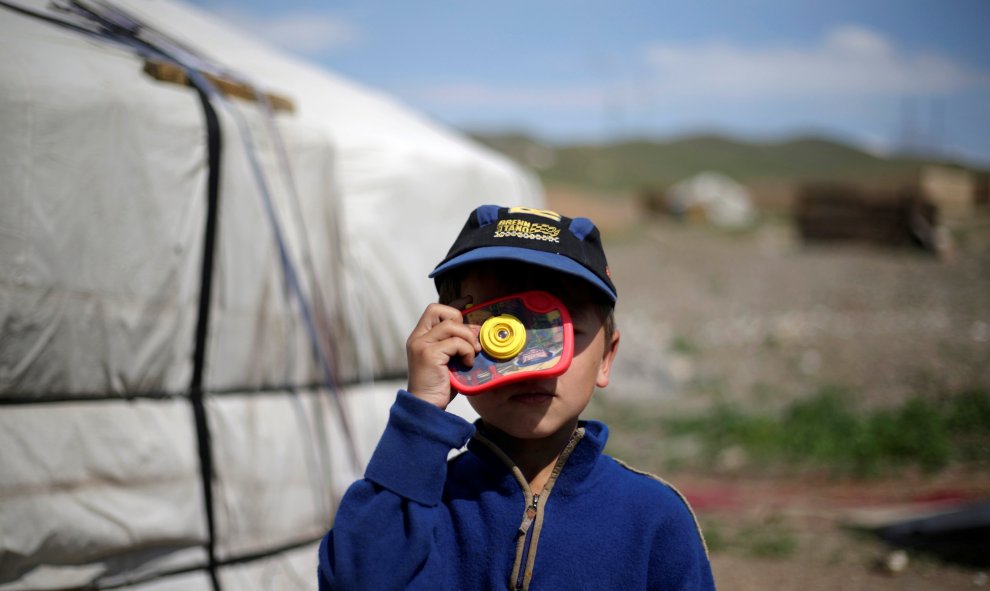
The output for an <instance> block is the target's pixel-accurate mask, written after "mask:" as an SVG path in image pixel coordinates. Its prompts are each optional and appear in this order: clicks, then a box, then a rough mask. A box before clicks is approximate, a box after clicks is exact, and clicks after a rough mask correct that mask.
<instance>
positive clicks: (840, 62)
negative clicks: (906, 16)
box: [646, 25, 990, 99]
mask: <svg viewBox="0 0 990 591" xmlns="http://www.w3.org/2000/svg"><path fill="white" fill-rule="evenodd" d="M646 59H647V61H648V63H649V64H650V65H651V66H652V68H653V73H654V75H655V81H656V83H657V84H658V86H659V89H660V92H662V93H663V94H665V95H667V96H682V97H700V96H708V97H711V96H717V97H724V98H738V99H745V98H750V99H764V98H775V99H780V98H787V97H792V98H793V97H799V98H809V97H822V98H829V97H854V96H859V97H863V96H871V95H872V96H880V95H897V94H926V95H931V94H946V93H952V92H956V91H959V90H963V89H965V88H969V87H973V86H984V85H988V81H990V75H988V74H987V73H985V72H976V71H972V70H968V69H967V68H965V67H964V66H961V65H958V64H955V63H953V62H952V61H951V60H949V59H947V58H945V57H943V56H940V55H938V54H934V53H915V54H911V53H908V52H904V51H901V50H898V48H897V47H895V46H894V45H893V44H892V43H891V42H890V41H889V40H888V39H887V38H886V37H884V36H883V35H882V34H880V33H878V32H876V31H874V30H871V29H868V28H866V27H862V26H858V25H847V26H843V27H839V28H836V29H833V30H831V31H829V32H828V34H827V35H825V37H824V38H823V39H822V40H821V42H820V43H819V44H818V45H815V46H812V47H795V46H777V47H768V48H751V47H744V46H741V45H735V44H727V43H706V44H701V45H673V44H654V45H652V46H650V47H648V48H647V50H646Z"/></svg>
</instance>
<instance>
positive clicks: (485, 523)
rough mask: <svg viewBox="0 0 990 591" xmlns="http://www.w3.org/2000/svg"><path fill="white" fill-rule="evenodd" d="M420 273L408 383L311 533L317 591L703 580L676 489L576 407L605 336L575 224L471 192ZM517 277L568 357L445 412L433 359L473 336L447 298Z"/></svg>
mask: <svg viewBox="0 0 990 591" xmlns="http://www.w3.org/2000/svg"><path fill="white" fill-rule="evenodd" d="M431 276H432V277H434V279H435V281H436V283H437V289H438V291H439V293H440V302H441V303H438V304H431V305H430V306H429V307H427V309H426V311H425V312H424V313H423V315H422V317H421V318H420V320H419V323H418V324H417V325H416V328H415V329H413V331H412V334H411V335H410V336H409V339H408V341H407V343H406V351H407V355H408V359H409V384H408V388H407V390H405V391H400V392H399V394H398V398H397V399H396V402H395V404H394V405H393V407H392V411H391V415H390V418H389V422H388V426H387V427H386V429H385V433H384V434H383V435H382V438H381V441H380V442H379V444H378V447H377V449H376V450H375V453H374V454H373V456H372V458H371V461H370V463H369V465H368V468H367V471H366V472H365V478H364V480H361V481H359V482H357V483H355V484H354V485H352V486H351V488H350V489H349V490H348V492H347V494H346V495H345V496H344V498H343V499H342V501H341V503H340V507H339V508H338V511H337V517H336V520H335V523H334V526H333V529H332V530H331V531H330V532H329V533H328V534H327V536H326V537H325V538H324V540H323V544H322V545H321V547H320V554H319V558H320V567H319V582H320V589H343V590H354V589H369V590H371V589H373V590H375V591H380V590H384V589H430V590H431V591H432V590H438V589H444V590H445V589H458V590H460V589H532V590H538V589H546V590H560V589H596V590H603V591H613V590H621V589H664V590H676V589H692V590H693V589H713V588H714V584H713V582H712V575H711V569H710V566H709V563H708V556H707V551H706V548H705V546H704V542H703V540H702V537H701V533H700V531H699V529H698V527H697V524H696V521H695V519H694V516H693V514H692V512H691V510H690V509H689V507H688V506H687V504H686V502H685V501H684V499H683V497H681V496H680V494H679V493H677V492H676V491H675V490H674V489H673V488H672V487H670V486H669V485H667V484H665V483H664V482H662V481H660V480H659V479H657V478H655V477H653V476H650V475H647V474H644V473H641V472H637V471H635V470H633V469H631V468H629V467H627V466H626V465H625V464H622V463H620V462H618V461H616V460H614V459H612V458H611V457H609V456H606V455H604V454H603V453H602V450H603V448H604V447H605V441H606V439H607V437H608V429H607V428H606V427H605V425H603V424H601V423H599V422H596V421H581V420H579V416H580V414H581V412H582V411H583V410H584V409H585V407H586V406H587V404H588V401H589V400H590V399H591V396H592V393H593V391H594V389H595V387H596V386H597V387H599V388H604V387H605V386H607V385H608V382H609V374H610V372H611V369H612V362H613V360H614V359H615V354H616V351H617V349H618V344H619V332H618V330H616V328H615V325H614V319H613V315H612V309H613V306H614V303H615V299H616V290H615V286H614V285H613V284H612V281H611V279H610V277H609V270H608V264H607V262H606V259H605V252H604V250H603V249H602V245H601V239H600V237H599V233H598V230H597V228H595V226H594V225H593V224H592V223H591V221H590V220H587V219H585V218H575V219H570V218H567V217H563V216H560V215H558V214H556V213H554V212H549V211H540V210H532V209H526V208H504V207H497V206H482V207H480V208H478V209H476V210H475V211H474V212H472V213H471V215H470V217H469V218H468V221H467V223H466V224H465V226H464V228H463V229H462V230H461V233H460V235H459V236H458V238H457V240H456V241H455V242H454V245H453V247H452V248H451V249H450V252H449V253H448V254H447V257H446V258H445V259H444V260H443V261H442V262H441V263H440V264H439V265H438V266H437V267H436V269H434V271H433V273H432V274H431ZM527 290H542V291H545V292H548V293H551V294H552V295H555V296H556V297H557V298H559V299H560V300H561V301H562V302H563V304H564V305H565V307H566V308H567V310H568V311H569V313H570V315H571V318H572V323H573V327H574V353H573V358H572V361H571V364H570V366H569V367H568V368H567V370H566V371H565V372H564V373H562V374H560V375H558V376H556V377H537V378H533V379H527V380H523V381H516V382H511V383H506V384H504V385H500V386H499V387H496V388H494V389H492V390H489V391H485V392H482V393H480V394H476V395H472V396H470V397H469V398H468V400H469V402H470V404H471V406H472V407H474V409H475V410H476V411H477V412H478V415H479V416H480V417H481V418H480V420H479V421H478V422H477V423H475V424H474V425H472V424H471V423H469V422H467V421H465V420H463V419H462V418H460V417H458V416H456V415H453V414H450V413H448V412H446V410H445V409H446V408H447V405H448V404H449V403H450V401H451V400H452V399H453V398H454V396H456V395H457V392H456V391H455V390H454V389H452V388H451V383H450V374H449V371H448V364H449V363H451V362H452V361H456V360H460V362H461V363H463V364H464V365H466V366H470V365H471V364H472V362H473V360H474V357H475V354H477V353H478V352H479V351H481V344H480V343H479V338H478V328H477V327H473V328H472V327H471V326H469V325H467V324H465V323H464V321H463V318H462V314H461V311H462V310H463V309H464V308H467V307H470V306H471V305H477V304H481V303H484V302H488V301H490V300H492V299H495V298H499V297H502V296H507V295H512V294H516V293H520V292H523V291H527ZM465 442H467V451H466V452H464V453H462V454H460V455H458V456H456V457H454V458H453V459H451V460H450V461H448V459H447V458H448V455H449V452H450V451H451V450H452V449H459V448H461V447H462V446H463V445H464V444H465Z"/></svg>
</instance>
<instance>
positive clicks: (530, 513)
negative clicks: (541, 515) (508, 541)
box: [519, 495, 540, 536]
mask: <svg viewBox="0 0 990 591" xmlns="http://www.w3.org/2000/svg"><path fill="white" fill-rule="evenodd" d="M539 502H540V495H533V501H532V502H531V503H530V504H529V506H527V507H526V513H524V514H523V522H522V525H520V526H519V534H520V535H523V536H524V535H526V532H528V531H529V528H530V526H532V525H533V520H534V519H536V504H537V503H539Z"/></svg>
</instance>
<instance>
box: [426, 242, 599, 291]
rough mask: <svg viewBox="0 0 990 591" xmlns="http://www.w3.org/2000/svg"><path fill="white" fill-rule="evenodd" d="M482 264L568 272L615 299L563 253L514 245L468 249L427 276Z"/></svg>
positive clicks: (594, 278)
mask: <svg viewBox="0 0 990 591" xmlns="http://www.w3.org/2000/svg"><path fill="white" fill-rule="evenodd" d="M483 261H518V262H520V263H527V264H530V265H536V266H538V267H546V268H547V269H552V270H554V271H560V272H561V273H567V274H568V275H574V276H576V277H580V278H581V279H584V280H585V281H587V282H589V283H591V284H592V285H594V286H595V287H597V288H598V289H600V290H602V292H603V293H605V294H606V295H607V296H608V298H609V300H611V301H613V302H614V301H615V300H616V298H617V296H616V293H615V290H613V289H612V288H611V287H609V285H608V284H607V283H605V282H604V281H602V280H601V278H599V277H598V276H597V275H595V274H594V273H592V272H591V271H589V270H588V269H587V268H585V266H584V265H582V264H581V263H578V262H577V261H575V260H573V259H571V258H568V257H566V256H564V255H562V254H555V253H552V252H543V251H539V250H531V249H528V248H518V247H515V246H482V247H480V248H475V249H474V250H469V251H468V252H465V253H464V254H462V255H459V256H456V257H454V258H452V259H450V260H449V261H445V262H444V263H442V264H440V265H437V268H436V269H433V272H432V273H430V277H436V276H437V275H440V274H442V273H446V272H447V271H451V270H453V269H456V268H458V267H462V266H464V265H466V264H468V263H479V262H483Z"/></svg>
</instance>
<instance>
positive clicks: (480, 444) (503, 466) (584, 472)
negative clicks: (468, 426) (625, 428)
mask: <svg viewBox="0 0 990 591" xmlns="http://www.w3.org/2000/svg"><path fill="white" fill-rule="evenodd" d="M475 426H476V427H477V429H476V434H475V436H474V437H472V438H471V440H470V441H469V442H468V450H469V451H470V452H471V453H473V454H474V455H475V456H477V457H478V458H479V459H480V460H481V461H482V462H483V463H484V464H485V465H487V466H488V467H489V468H490V469H492V470H495V471H498V472H504V476H506V477H511V478H512V479H513V480H516V479H517V478H518V474H519V471H518V469H517V468H516V467H515V466H514V465H513V464H512V462H511V460H510V459H509V457H508V456H507V455H506V454H505V453H504V452H502V451H501V450H500V449H498V448H497V447H495V444H494V443H493V442H492V441H491V440H490V439H488V438H486V437H485V435H484V428H483V426H482V425H481V422H480V421H477V422H476V423H475ZM578 430H579V431H580V434H576V436H577V437H578V441H577V443H576V444H575V445H574V448H573V450H571V451H570V454H569V455H568V456H567V458H566V461H565V462H564V463H563V465H562V466H561V467H560V472H559V474H557V476H556V482H555V484H554V486H553V489H554V492H555V493H556V494H561V493H562V494H567V492H569V491H571V490H575V489H576V488H577V487H578V486H579V485H580V484H581V483H583V482H585V481H587V480H588V477H589V476H590V475H591V472H592V470H593V469H594V468H595V466H596V465H597V462H598V458H600V457H601V456H602V453H603V450H604V449H605V443H606V442H607V441H608V427H607V426H606V425H605V424H604V423H601V422H599V421H581V422H580V423H578Z"/></svg>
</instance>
